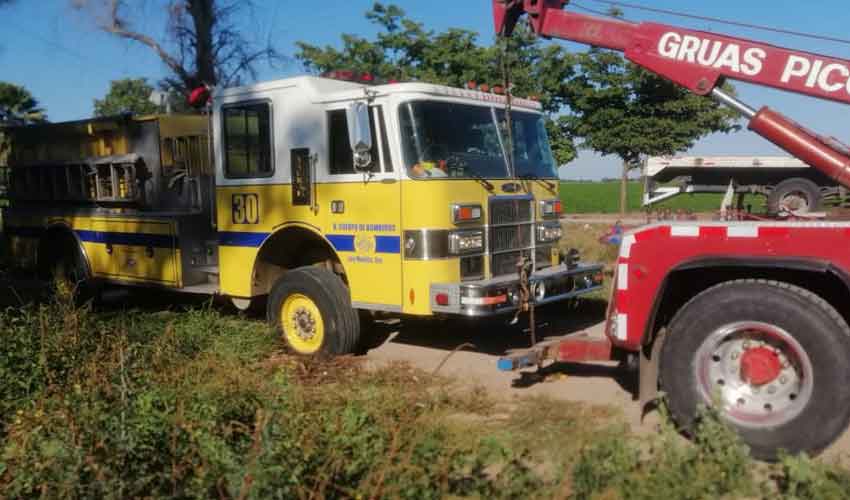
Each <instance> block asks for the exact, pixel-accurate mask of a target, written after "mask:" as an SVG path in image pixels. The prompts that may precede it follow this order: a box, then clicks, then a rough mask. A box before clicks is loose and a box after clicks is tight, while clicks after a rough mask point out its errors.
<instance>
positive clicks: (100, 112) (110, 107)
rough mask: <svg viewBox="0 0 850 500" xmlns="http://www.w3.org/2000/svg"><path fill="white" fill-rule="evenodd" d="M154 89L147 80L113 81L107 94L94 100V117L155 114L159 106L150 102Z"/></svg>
mask: <svg viewBox="0 0 850 500" xmlns="http://www.w3.org/2000/svg"><path fill="white" fill-rule="evenodd" d="M153 91H154V88H153V87H152V86H150V85H148V80H147V78H124V79H123V80H113V81H112V82H111V83H110V84H109V92H108V93H107V94H106V96H105V97H104V98H103V99H95V100H94V115H95V116H111V115H120V114H123V113H132V114H136V115H145V114H151V113H156V112H157V111H158V110H159V106H157V105H156V104H154V103H153V102H151V101H150V95H151V93H152V92H153Z"/></svg>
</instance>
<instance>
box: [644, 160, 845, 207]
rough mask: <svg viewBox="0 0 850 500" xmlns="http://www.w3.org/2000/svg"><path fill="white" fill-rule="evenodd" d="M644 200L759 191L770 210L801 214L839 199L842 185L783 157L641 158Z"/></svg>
mask: <svg viewBox="0 0 850 500" xmlns="http://www.w3.org/2000/svg"><path fill="white" fill-rule="evenodd" d="M643 173H644V179H645V182H646V185H645V187H644V195H643V205H644V206H645V207H648V206H652V205H654V204H656V203H658V202H661V201H664V200H667V199H670V198H672V197H674V196H678V195H680V194H684V193H726V192H727V191H729V189H730V186H731V189H732V190H733V191H734V193H736V194H747V193H752V194H762V195H765V196H766V197H767V209H768V212H769V213H770V214H774V215H776V214H782V213H785V214H789V213H791V214H804V213H809V212H815V211H817V210H819V209H821V208H822V207H823V206H824V205H826V204H842V203H844V201H845V200H846V198H847V194H848V192H847V189H846V188H844V187H842V186H839V185H838V184H837V183H836V182H835V181H834V180H832V179H830V178H829V177H827V176H826V175H824V174H822V173H821V172H819V171H818V170H816V169H813V168H811V167H809V165H807V164H805V163H803V162H802V161H800V160H798V159H796V158H791V157H787V156H677V157H669V156H665V157H650V158H648V159H647V160H646V162H645V163H644V169H643Z"/></svg>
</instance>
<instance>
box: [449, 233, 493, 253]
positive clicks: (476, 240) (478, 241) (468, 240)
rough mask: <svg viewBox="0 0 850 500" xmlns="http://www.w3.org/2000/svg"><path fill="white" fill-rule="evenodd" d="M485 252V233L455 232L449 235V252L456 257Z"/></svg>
mask: <svg viewBox="0 0 850 500" xmlns="http://www.w3.org/2000/svg"><path fill="white" fill-rule="evenodd" d="M483 250H484V231H481V230H476V231H455V232H453V233H449V252H450V253H452V254H455V255H458V254H463V253H472V252H481V251H483Z"/></svg>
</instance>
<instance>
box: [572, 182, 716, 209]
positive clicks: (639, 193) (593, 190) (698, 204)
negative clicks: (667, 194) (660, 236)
mask: <svg viewBox="0 0 850 500" xmlns="http://www.w3.org/2000/svg"><path fill="white" fill-rule="evenodd" d="M642 197H643V184H642V183H641V182H636V181H633V182H629V184H628V195H627V200H628V212H642V211H643V210H644V208H643V207H642V206H641V200H642ZM722 199H723V195H720V194H712V193H700V194H685V195H679V196H677V197H675V198H672V199H670V200H667V201H665V202H663V203H659V204H657V205H655V206H654V207H653V208H654V209H665V208H669V209H672V210H679V209H682V210H690V211H692V212H714V211H717V210H719V208H720V202H721V200H722ZM561 200H562V201H563V202H564V213H566V214H582V213H618V212H619V211H620V182H619V181H606V182H561Z"/></svg>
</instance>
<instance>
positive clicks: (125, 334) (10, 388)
mask: <svg viewBox="0 0 850 500" xmlns="http://www.w3.org/2000/svg"><path fill="white" fill-rule="evenodd" d="M0 341H2V342H0V377H2V380H3V384H2V385H0V498H34V497H39V498H116V499H118V498H139V497H144V498H317V499H318V498H376V499H377V498H393V499H395V498H411V499H428V498H562V499H566V498H573V499H586V498H599V499H602V498H605V499H608V498H631V499H652V498H695V499H696V498H742V497H747V498H762V497H764V498H783V497H784V498H798V499H803V498H813V499H814V498H837V496H836V495H842V494H846V491H847V490H848V487H850V474H848V472H847V471H845V470H842V469H840V468H838V467H833V466H831V465H823V464H819V463H817V462H814V461H812V460H810V459H808V458H806V457H787V458H785V459H784V460H783V461H782V462H781V463H780V464H777V465H771V466H766V465H759V464H756V463H754V462H753V461H752V460H751V459H750V458H749V457H748V455H747V450H746V448H745V447H744V446H743V445H742V444H741V443H740V442H739V441H738V440H737V438H736V436H735V435H734V434H732V433H731V432H730V431H729V430H728V429H727V428H726V427H725V426H723V425H722V424H720V423H719V421H718V420H717V418H716V417H715V416H713V415H711V414H706V416H705V418H704V419H703V422H702V424H701V425H700V427H699V428H698V431H697V433H696V439H695V444H694V445H691V444H688V443H685V442H683V441H682V440H681V439H680V438H679V437H678V435H677V434H676V433H675V431H674V430H673V429H672V427H670V426H669V425H668V424H665V425H664V427H663V429H662V432H661V434H660V435H658V436H655V435H649V436H646V437H637V436H634V435H632V434H630V432H629V431H628V430H627V429H626V428H625V426H623V425H622V424H620V423H618V422H619V421H618V417H617V416H616V412H614V411H612V410H611V409H608V408H605V407H594V406H588V405H581V404H576V403H569V402H563V401H554V400H551V399H547V398H527V397H526V398H522V397H520V398H512V399H510V400H508V399H507V398H505V399H499V398H496V397H494V396H493V395H492V394H489V393H487V392H485V391H483V390H480V389H476V388H474V387H469V386H464V385H454V384H452V383H451V381H448V380H445V379H441V378H439V377H436V376H433V375H429V374H426V373H422V372H421V371H417V370H414V369H412V368H410V367H409V366H407V365H404V364H396V365H392V366H388V367H385V368H380V369H371V370H367V369H365V368H364V367H363V366H362V363H360V361H359V360H357V359H356V358H337V359H334V360H325V361H320V360H309V359H304V358H296V357H292V356H289V355H287V354H286V353H284V352H282V350H281V346H280V345H279V344H278V343H277V341H276V340H275V339H274V338H273V337H272V336H271V335H270V333H269V331H268V330H267V328H266V327H265V326H264V325H263V324H262V323H259V322H256V321H250V320H245V319H243V318H240V317H237V316H232V315H227V314H222V313H220V312H217V311H216V310H214V309H211V308H209V307H200V308H193V309H188V310H174V311H160V312H145V311H104V312H100V313H93V312H92V311H90V310H89V309H87V308H82V309H78V308H76V307H74V306H73V305H71V304H70V302H69V301H67V300H56V301H54V302H52V303H50V304H43V305H35V306H29V307H25V308H18V309H14V310H7V311H3V312H0ZM494 369H495V367H494ZM665 422H666V420H665Z"/></svg>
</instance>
